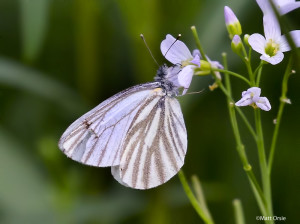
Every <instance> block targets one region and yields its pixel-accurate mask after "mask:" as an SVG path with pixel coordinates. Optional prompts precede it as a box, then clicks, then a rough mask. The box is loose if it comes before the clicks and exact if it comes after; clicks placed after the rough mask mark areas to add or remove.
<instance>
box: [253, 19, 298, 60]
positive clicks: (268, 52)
mask: <svg viewBox="0 0 300 224" xmlns="http://www.w3.org/2000/svg"><path fill="white" fill-rule="evenodd" d="M263 21H264V32H265V37H264V36H262V35H261V34H258V33H255V34H252V35H251V36H250V37H249V39H248V42H249V44H250V46H251V47H252V49H253V50H255V51H257V52H258V53H260V54H261V57H260V59H261V60H264V61H267V62H269V63H271V64H272V65H276V64H278V63H280V62H281V61H282V60H283V58H284V55H283V52H286V51H290V50H291V48H290V46H289V44H288V42H287V39H286V37H285V35H281V29H280V25H279V23H278V21H277V19H276V17H275V15H274V14H273V13H269V14H266V15H264V17H263ZM290 35H291V37H292V39H293V41H294V43H295V44H296V46H297V47H300V30H293V31H291V32H290Z"/></svg>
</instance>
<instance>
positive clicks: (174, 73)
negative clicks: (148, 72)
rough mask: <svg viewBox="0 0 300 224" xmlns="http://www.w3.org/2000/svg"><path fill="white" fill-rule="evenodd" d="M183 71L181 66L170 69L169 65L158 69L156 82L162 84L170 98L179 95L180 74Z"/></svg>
mask: <svg viewBox="0 0 300 224" xmlns="http://www.w3.org/2000/svg"><path fill="white" fill-rule="evenodd" d="M180 70H181V68H180V66H178V65H174V66H171V67H168V66H167V65H165V64H164V65H162V66H160V67H159V68H158V70H157V73H156V76H155V77H154V80H155V81H156V82H159V83H160V84H161V88H162V89H163V90H164V92H165V93H166V95H168V96H172V97H173V96H177V95H178V88H179V87H180V86H179V83H178V73H179V71H180Z"/></svg>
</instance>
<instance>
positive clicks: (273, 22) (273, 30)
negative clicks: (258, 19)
mask: <svg viewBox="0 0 300 224" xmlns="http://www.w3.org/2000/svg"><path fill="white" fill-rule="evenodd" d="M263 20H264V32H265V37H266V40H267V41H268V40H270V39H272V40H273V41H275V42H279V41H280V38H281V29H280V24H279V23H278V21H277V18H276V15H275V14H274V13H273V12H272V13H268V14H265V15H264V18H263Z"/></svg>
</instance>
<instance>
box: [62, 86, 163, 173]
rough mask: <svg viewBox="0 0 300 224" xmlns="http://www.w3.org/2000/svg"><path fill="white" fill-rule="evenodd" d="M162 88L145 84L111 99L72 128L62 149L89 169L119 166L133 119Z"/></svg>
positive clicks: (71, 126)
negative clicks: (156, 90)
mask: <svg viewBox="0 0 300 224" xmlns="http://www.w3.org/2000/svg"><path fill="white" fill-rule="evenodd" d="M159 86H160V84H159V83H158V82H152V83H145V84H141V85H137V86H133V87H131V88H128V89H126V90H124V91H122V92H120V93H118V94H116V95H114V96H112V97H110V98H108V99H107V100H105V101H104V102H102V103H101V104H99V105H98V106H97V107H95V108H94V109H92V110H91V111H89V112H88V113H86V114H84V115H83V116H81V117H80V118H78V119H77V120H76V121H75V122H73V123H72V124H71V125H70V127H69V128H68V129H67V130H66V131H65V132H64V133H63V135H62V137H61V139H60V141H59V148H60V149H61V150H62V151H63V152H64V153H65V154H66V155H67V156H68V157H70V158H72V159H73V160H76V161H78V162H81V163H84V164H87V165H92V166H99V167H105V166H116V165H119V164H120V159H121V153H122V150H123V143H124V139H125V138H126V136H127V134H128V133H127V132H128V129H129V127H130V126H131V124H132V121H133V119H134V117H135V116H136V114H137V113H138V112H139V111H140V108H141V107H142V106H143V105H145V103H147V102H149V97H150V98H151V97H152V95H153V90H154V89H155V88H158V87H159Z"/></svg>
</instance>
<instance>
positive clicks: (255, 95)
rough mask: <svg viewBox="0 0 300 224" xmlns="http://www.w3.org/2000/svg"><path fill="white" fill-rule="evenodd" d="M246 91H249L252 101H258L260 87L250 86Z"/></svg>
mask: <svg viewBox="0 0 300 224" xmlns="http://www.w3.org/2000/svg"><path fill="white" fill-rule="evenodd" d="M247 93H250V94H251V96H252V99H253V102H256V101H258V99H259V97H260V93H261V89H260V88H258V87H251V88H249V89H248V90H247Z"/></svg>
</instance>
